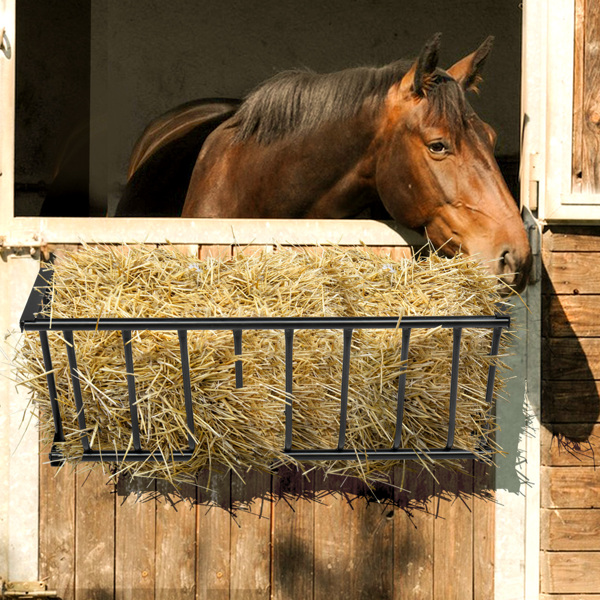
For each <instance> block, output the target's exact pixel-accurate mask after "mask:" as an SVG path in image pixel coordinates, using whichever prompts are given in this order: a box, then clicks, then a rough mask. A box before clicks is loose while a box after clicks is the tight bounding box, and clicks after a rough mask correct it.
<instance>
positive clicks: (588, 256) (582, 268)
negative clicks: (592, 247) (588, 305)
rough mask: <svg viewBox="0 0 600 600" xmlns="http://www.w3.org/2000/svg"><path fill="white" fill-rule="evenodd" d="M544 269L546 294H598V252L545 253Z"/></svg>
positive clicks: (599, 277) (599, 272) (599, 283)
mask: <svg viewBox="0 0 600 600" xmlns="http://www.w3.org/2000/svg"><path fill="white" fill-rule="evenodd" d="M544 267H545V270H546V274H547V279H546V282H545V291H546V292H547V293H548V292H550V293H555V294H598V293H600V268H598V267H600V252H545V253H544Z"/></svg>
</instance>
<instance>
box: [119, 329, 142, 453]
mask: <svg viewBox="0 0 600 600" xmlns="http://www.w3.org/2000/svg"><path fill="white" fill-rule="evenodd" d="M121 335H122V337H123V350H124V352H125V368H126V369H127V395H128V396H129V412H130V414H131V436H132V438H133V449H134V450H136V451H139V450H141V449H142V446H141V444H140V423H139V420H138V409H137V404H136V392H135V375H134V374H133V352H132V350H131V331H129V330H128V329H123V330H122V331H121Z"/></svg>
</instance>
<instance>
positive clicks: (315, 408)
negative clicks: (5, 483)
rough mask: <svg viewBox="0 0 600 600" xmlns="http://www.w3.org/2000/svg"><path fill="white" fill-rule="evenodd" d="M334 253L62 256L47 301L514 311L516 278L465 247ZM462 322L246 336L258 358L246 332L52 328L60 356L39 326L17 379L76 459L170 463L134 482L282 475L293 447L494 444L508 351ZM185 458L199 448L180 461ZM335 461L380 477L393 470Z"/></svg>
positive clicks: (76, 311) (146, 467)
mask: <svg viewBox="0 0 600 600" xmlns="http://www.w3.org/2000/svg"><path fill="white" fill-rule="evenodd" d="M319 250H320V252H319V253H318V254H316V253H315V254H312V253H309V252H298V251H296V250H291V249H285V248H276V250H275V251H274V252H263V253H256V254H252V255H245V254H242V253H239V254H236V255H235V256H234V257H233V258H231V259H227V260H215V259H207V260H205V261H200V260H197V259H194V258H190V257H187V256H183V255H180V254H178V253H177V252H175V251H174V250H172V249H170V248H159V249H149V248H144V247H131V248H125V249H123V248H120V247H85V248H84V249H83V250H82V251H80V252H75V253H72V254H70V255H66V256H65V257H64V258H63V259H62V260H61V261H60V263H59V264H57V265H56V267H55V271H54V278H53V296H52V302H51V303H50V305H49V306H48V308H47V311H48V314H52V318H53V319H61V318H75V317H89V318H93V319H98V318H107V317H109V318H117V319H118V318H123V317H146V318H150V317H151V318H173V317H186V318H187V317H189V318H198V317H203V318H207V317H209V318H210V317H221V318H223V317H225V318H232V317H233V318H237V317H307V316H311V317H321V316H327V317H335V316H344V317H354V316H393V317H398V319H401V318H402V317H406V316H427V315H437V316H443V315H452V316H461V315H465V316H466V315H473V316H477V315H493V314H495V313H496V312H497V311H498V302H500V300H501V298H500V295H499V290H500V288H501V286H500V285H499V284H498V282H497V280H496V279H495V278H494V277H492V276H490V275H488V274H487V273H486V272H485V271H484V269H483V268H481V267H480V266H479V265H478V264H477V263H476V262H475V261H473V260H472V259H469V258H467V257H462V256H459V257H455V258H453V259H446V258H442V257H440V256H437V255H435V254H434V255H431V256H429V257H427V258H425V259H422V260H419V261H413V260H402V261H394V260H391V259H390V258H389V257H386V256H380V255H378V254H375V253H373V252H371V251H369V250H368V249H365V248H340V247H334V246H333V247H324V248H321V249H319ZM50 311H51V313H50ZM456 331H457V330H455V331H454V333H453V331H452V330H449V329H442V328H438V329H435V330H431V329H429V330H428V329H415V330H412V332H411V331H409V330H406V329H401V328H400V329H393V330H368V329H355V330H354V331H353V330H352V329H351V328H346V329H345V330H344V332H343V335H340V333H341V332H340V331H339V330H337V331H335V330H322V329H310V330H296V331H294V330H293V329H289V330H286V331H285V332H284V331H263V330H256V331H254V330H247V331H244V332H243V352H242V330H241V329H239V328H236V329H233V335H232V330H231V329H230V330H226V329H223V330H215V331H188V332H179V333H177V332H176V331H127V330H124V331H122V332H119V331H116V332H113V331H76V332H69V331H65V332H64V333H63V332H60V331H49V332H48V334H47V336H46V334H44V337H47V340H48V346H49V353H48V352H47V349H46V350H44V348H43V347H42V346H41V345H40V338H39V337H38V335H37V334H35V333H28V334H26V336H25V341H24V344H23V347H22V350H21V354H20V357H19V359H18V364H19V369H20V371H19V377H20V380H21V382H22V384H23V385H26V386H27V387H28V388H29V389H30V390H31V391H32V393H33V396H34V399H35V401H36V403H37V405H38V406H39V408H40V419H41V420H40V426H41V429H42V432H43V434H44V436H45V438H46V439H47V440H48V441H51V440H52V438H53V437H54V431H55V425H56V423H57V422H60V421H61V419H60V418H59V417H62V433H63V436H64V440H63V441H60V436H58V439H59V441H58V442H57V445H58V447H59V448H60V451H61V452H62V453H63V455H64V456H65V457H66V459H67V460H69V461H72V462H77V461H78V460H80V459H81V456H82V452H83V451H84V450H85V449H86V445H87V448H91V449H92V450H103V451H105V452H109V451H117V450H118V451H120V452H125V451H131V452H135V451H138V450H140V449H143V450H146V451H148V452H153V453H154V454H155V455H157V456H159V457H162V459H160V460H157V461H145V462H133V463H120V464H119V465H118V470H119V472H123V471H127V472H129V473H131V474H133V475H143V476H154V477H161V478H166V479H168V480H171V481H189V480H192V479H193V477H194V476H195V474H196V472H197V471H198V470H199V469H202V468H205V467H210V468H217V465H220V468H232V469H234V470H235V471H236V472H238V473H242V472H243V471H244V470H246V469H247V468H249V467H254V468H258V469H263V470H268V469H270V468H272V466H273V465H274V464H277V463H282V462H294V459H293V458H290V457H289V456H288V455H286V454H285V453H284V452H283V451H284V450H310V449H312V448H332V449H334V448H336V447H337V448H339V449H341V448H343V449H344V450H350V451H355V452H357V453H360V452H361V450H362V451H364V450H365V449H393V448H399V447H403V448H411V449H414V450H415V451H422V450H423V449H425V448H439V449H443V448H445V447H446V446H449V447H450V446H451V447H453V448H460V449H465V450H469V451H471V452H475V453H480V452H481V449H480V443H479V441H480V438H481V437H482V436H484V435H486V434H487V433H493V431H494V430H495V424H494V418H493V410H492V400H493V397H494V395H496V396H497V395H498V393H499V392H500V390H501V389H502V385H503V382H502V378H501V377H500V374H501V371H497V370H496V365H497V363H498V359H497V358H496V357H494V356H490V348H492V352H493V353H494V350H496V351H498V349H499V350H500V351H502V343H501V344H500V348H498V343H499V341H500V337H499V335H498V332H492V331H491V330H476V329H471V328H465V329H463V330H461V329H458V333H456ZM44 337H42V340H43V339H44ZM502 339H504V338H502ZM409 342H410V348H409ZM459 353H460V369H459V368H458V354H459ZM75 354H76V355H77V356H76V357H75ZM286 358H287V359H289V360H287V361H286ZM286 363H287V368H286ZM44 365H46V366H44ZM292 365H293V367H292ZM490 367H491V369H490ZM50 368H52V371H53V372H52V373H48V370H49V369H50ZM489 373H493V375H494V377H490V378H489V379H488V374H489ZM50 382H52V384H53V385H52V389H51V390H50V392H51V393H50V394H49V391H48V385H47V384H48V383H50ZM45 384H46V385H45ZM292 407H293V410H292ZM449 424H450V429H449V427H448V425H449ZM488 442H489V444H491V450H492V451H499V449H498V448H497V447H496V446H494V444H493V442H492V441H490V440H488ZM182 451H191V452H192V457H191V458H190V459H189V460H187V461H181V460H176V458H177V457H180V454H181V452H182ZM482 458H484V459H485V460H489V458H487V456H484V455H482ZM308 466H309V467H310V465H308ZM326 466H327V468H328V469H329V471H330V472H336V473H344V474H348V475H353V476H357V477H361V478H362V479H364V480H366V481H368V482H374V481H379V480H385V478H386V477H387V474H388V473H389V472H390V470H391V468H392V467H393V466H394V462H381V461H380V462H374V461H369V462H367V463H366V464H364V463H363V464H362V465H358V463H356V462H352V461H350V462H348V461H346V462H343V461H338V462H329V463H327V465H326Z"/></svg>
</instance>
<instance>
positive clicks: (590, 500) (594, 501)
mask: <svg viewBox="0 0 600 600" xmlns="http://www.w3.org/2000/svg"><path fill="white" fill-rule="evenodd" d="M541 480H542V507H544V508H600V469H596V468H594V467H542V477H541Z"/></svg>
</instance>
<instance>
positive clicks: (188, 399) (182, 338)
mask: <svg viewBox="0 0 600 600" xmlns="http://www.w3.org/2000/svg"><path fill="white" fill-rule="evenodd" d="M177 335H178V336H179V353H180V354H181V374H182V375H183V397H184V399H185V416H186V420H187V428H188V446H189V448H190V450H194V448H195V447H196V442H195V441H194V411H193V409H192V382H191V380H190V358H189V353H188V337H187V330H186V329H180V330H179V331H177Z"/></svg>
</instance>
